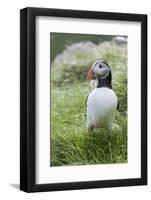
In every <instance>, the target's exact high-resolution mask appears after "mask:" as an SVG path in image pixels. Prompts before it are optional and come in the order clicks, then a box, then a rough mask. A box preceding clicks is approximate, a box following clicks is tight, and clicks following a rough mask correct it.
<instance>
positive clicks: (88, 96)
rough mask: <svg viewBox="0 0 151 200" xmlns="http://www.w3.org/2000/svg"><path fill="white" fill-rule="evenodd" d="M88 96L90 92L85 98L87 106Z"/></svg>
mask: <svg viewBox="0 0 151 200" xmlns="http://www.w3.org/2000/svg"><path fill="white" fill-rule="evenodd" d="M88 97H89V94H88V96H87V97H86V100H85V104H86V106H87V101H88Z"/></svg>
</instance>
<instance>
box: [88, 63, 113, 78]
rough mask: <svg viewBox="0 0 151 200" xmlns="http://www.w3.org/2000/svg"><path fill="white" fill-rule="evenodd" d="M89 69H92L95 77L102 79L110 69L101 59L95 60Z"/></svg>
mask: <svg viewBox="0 0 151 200" xmlns="http://www.w3.org/2000/svg"><path fill="white" fill-rule="evenodd" d="M91 70H92V74H93V75H94V76H95V77H96V78H97V79H103V78H106V77H107V76H108V75H109V73H110V70H111V69H110V68H109V66H108V65H107V64H106V63H104V62H103V61H101V60H97V61H96V62H94V63H93V65H92V68H91Z"/></svg>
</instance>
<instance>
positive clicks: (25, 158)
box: [20, 7, 147, 192]
mask: <svg viewBox="0 0 151 200" xmlns="http://www.w3.org/2000/svg"><path fill="white" fill-rule="evenodd" d="M37 16H53V17H64V18H83V19H97V20H98V19H103V20H117V21H119V20H120V21H130V22H140V23H141V178H132V179H120V180H99V181H87V182H70V183H51V184H36V182H35V179H36V177H35V176H36V173H35V172H36V163H35V154H36V150H35V149H36V148H35V146H36V142H35V137H36V133H35V131H36V129H35V123H36V121H35V111H36V108H35V105H36V104H35V102H36V94H35V87H36V85H35V80H36V75H35V72H36V65H35V56H36V55H35V42H36V41H35V30H36V29H35V19H36V17H37ZM146 184H147V15H143V14H126V13H111V12H94V11H82V10H80V11H78V10H63V9H48V8H32V7H28V8H24V9H21V11H20V189H21V190H22V191H25V192H43V191H56V190H71V189H72V190H73V189H89V188H105V187H121V186H133V185H146Z"/></svg>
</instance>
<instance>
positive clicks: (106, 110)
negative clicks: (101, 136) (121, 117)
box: [87, 87, 117, 128]
mask: <svg viewBox="0 0 151 200" xmlns="http://www.w3.org/2000/svg"><path fill="white" fill-rule="evenodd" d="M116 109H117V97H116V95H115V93H114V91H113V90H112V89H109V88H106V87H102V88H96V89H94V90H93V91H92V92H91V93H90V95H89V96H88V100H87V120H88V126H89V127H91V126H94V127H97V128H110V127H111V126H112V123H113V120H114V116H115V112H116Z"/></svg>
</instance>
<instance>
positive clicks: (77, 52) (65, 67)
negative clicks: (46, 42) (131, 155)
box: [50, 41, 127, 166]
mask: <svg viewBox="0 0 151 200" xmlns="http://www.w3.org/2000/svg"><path fill="white" fill-rule="evenodd" d="M98 58H101V59H104V60H105V61H106V62H107V63H108V64H109V65H110V67H111V69H112V78H113V81H112V84H113V88H114V91H115V93H116V95H117V96H118V99H119V103H120V108H119V110H118V111H117V113H116V118H115V122H114V126H113V129H112V133H109V132H108V130H106V129H94V131H91V132H88V130H87V127H86V97H87V95H88V94H89V92H90V91H91V89H90V84H89V81H87V80H86V79H85V77H86V73H87V71H88V67H89V66H90V65H91V63H92V62H93V61H95V60H96V59H98ZM50 141H51V145H50V157H51V159H50V165H51V166H62V165H83V164H105V163H106V164H107V163H125V162H127V45H126V44H121V45H119V44H116V43H115V42H112V41H105V42H101V43H99V44H98V45H97V44H93V43H92V42H87V41H83V42H79V43H75V44H72V45H70V46H67V47H66V48H65V50H64V51H63V52H62V53H61V54H59V55H57V56H56V57H55V59H54V61H53V63H51V139H50Z"/></svg>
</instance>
